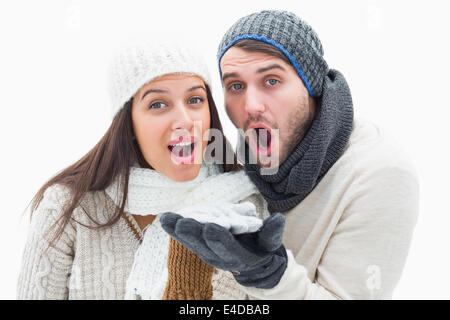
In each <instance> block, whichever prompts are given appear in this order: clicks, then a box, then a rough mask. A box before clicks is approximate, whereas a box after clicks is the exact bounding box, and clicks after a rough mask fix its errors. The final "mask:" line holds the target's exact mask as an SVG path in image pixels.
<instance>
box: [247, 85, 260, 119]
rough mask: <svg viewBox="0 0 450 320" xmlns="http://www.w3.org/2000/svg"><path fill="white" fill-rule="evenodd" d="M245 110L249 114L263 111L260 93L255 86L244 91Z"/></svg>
mask: <svg viewBox="0 0 450 320" xmlns="http://www.w3.org/2000/svg"><path fill="white" fill-rule="evenodd" d="M244 99H245V111H246V112H247V113H248V114H250V115H254V114H259V113H263V112H264V111H265V106H264V103H263V101H262V97H261V94H258V91H257V90H256V89H255V88H252V87H248V88H247V90H246V92H245V97H244Z"/></svg>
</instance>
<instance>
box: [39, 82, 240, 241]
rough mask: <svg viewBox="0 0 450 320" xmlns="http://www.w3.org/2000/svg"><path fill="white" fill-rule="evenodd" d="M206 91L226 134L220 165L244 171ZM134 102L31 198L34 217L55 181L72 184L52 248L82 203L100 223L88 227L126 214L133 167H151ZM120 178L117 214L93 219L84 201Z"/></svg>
mask: <svg viewBox="0 0 450 320" xmlns="http://www.w3.org/2000/svg"><path fill="white" fill-rule="evenodd" d="M206 92H207V100H208V103H209V111H210V128H211V129H213V128H214V129H217V130H219V131H220V132H221V133H222V136H223V137H224V139H223V148H224V149H223V150H224V152H223V161H222V163H221V164H220V165H222V168H223V172H229V171H238V170H241V169H242V166H241V165H240V164H239V163H238V162H237V157H236V155H235V154H234V151H233V150H232V147H231V144H230V143H229V142H228V141H227V139H226V138H225V136H224V134H223V129H222V124H221V122H220V119H219V114H218V112H217V108H216V105H215V103H214V99H213V97H212V94H211V90H210V88H209V87H208V86H207V85H206ZM132 103H133V98H131V99H130V100H129V101H127V102H126V103H125V104H124V106H123V108H122V109H121V110H120V111H119V112H118V113H117V114H116V115H115V117H114V119H113V121H112V123H111V125H110V127H109V128H108V130H107V131H106V133H105V135H104V136H103V137H102V138H101V139H100V141H99V142H98V143H97V144H96V145H95V146H94V147H93V148H92V149H91V150H90V151H89V152H88V153H87V154H86V155H84V156H83V157H82V158H81V159H80V160H78V161H77V162H75V163H74V164H72V165H70V166H69V167H67V168H65V169H64V170H62V171H61V172H59V173H57V174H56V175H55V176H54V177H52V178H51V179H50V180H48V181H47V182H46V183H45V184H44V185H43V186H42V187H41V188H40V189H39V191H38V192H37V193H36V195H35V196H34V197H33V199H32V200H31V216H32V214H33V212H34V211H36V209H37V208H38V206H39V204H40V202H41V201H42V199H43V197H44V193H45V191H46V190H47V188H49V187H50V186H52V185H55V184H60V185H63V186H65V187H68V188H69V190H70V199H69V200H67V202H66V203H65V205H64V207H63V209H62V213H61V215H60V217H59V218H58V219H57V220H56V222H55V223H54V224H53V225H52V226H51V228H50V229H49V231H50V230H52V229H53V228H56V227H57V226H58V229H57V230H56V233H55V236H54V237H53V239H52V240H51V241H50V242H49V246H48V247H50V246H54V245H55V243H56V241H57V240H58V239H59V238H60V236H61V234H62V233H63V231H64V228H65V227H66V225H67V224H68V223H69V221H70V220H71V219H72V220H74V221H76V220H75V219H74V218H73V217H72V212H73V210H74V209H75V208H77V207H78V206H80V207H81V209H83V211H84V212H85V214H86V215H87V216H88V218H89V219H90V220H92V221H93V222H94V223H95V224H96V226H94V227H92V226H87V225H84V224H82V223H81V222H79V221H76V222H77V223H79V224H81V225H83V226H85V227H87V228H103V227H108V226H112V225H113V224H115V223H116V222H117V221H118V220H119V219H120V217H121V216H122V215H123V213H124V207H125V203H126V199H127V193H128V181H129V176H130V169H131V166H132V165H133V164H135V163H136V162H137V163H139V165H140V166H141V167H143V168H150V169H151V167H150V165H149V164H148V163H147V161H146V160H145V159H144V156H143V155H142V152H141V150H140V148H139V146H138V144H137V141H136V139H134V131H133V123H132V118H131V108H132ZM211 142H212V141H209V142H208V143H211ZM229 152H232V153H233V155H234V162H233V163H232V164H229V163H226V161H225V160H226V159H225V157H226V154H227V153H229ZM116 177H119V180H120V183H121V184H122V185H123V186H124V192H123V197H122V199H121V205H120V206H119V207H118V208H116V212H115V214H114V215H113V216H112V217H111V219H110V220H109V221H107V222H106V223H104V224H101V223H99V222H98V221H95V219H93V218H92V217H91V216H90V215H89V213H88V212H87V211H86V210H85V209H84V208H83V207H82V205H81V200H82V198H83V196H84V195H85V194H86V193H87V192H89V191H101V190H105V189H106V188H107V187H108V186H109V185H110V184H111V183H112V182H113V181H114V179H115V178H116ZM31 216H30V219H31ZM47 249H48V248H47Z"/></svg>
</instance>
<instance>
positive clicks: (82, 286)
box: [17, 185, 264, 299]
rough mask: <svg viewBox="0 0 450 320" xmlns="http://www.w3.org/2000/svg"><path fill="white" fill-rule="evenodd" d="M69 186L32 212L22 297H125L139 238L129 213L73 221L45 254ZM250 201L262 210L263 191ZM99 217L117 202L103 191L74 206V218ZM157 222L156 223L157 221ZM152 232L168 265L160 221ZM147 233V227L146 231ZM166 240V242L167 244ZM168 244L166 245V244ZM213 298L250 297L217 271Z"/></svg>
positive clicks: (46, 197)
mask: <svg viewBox="0 0 450 320" xmlns="http://www.w3.org/2000/svg"><path fill="white" fill-rule="evenodd" d="M68 195H69V191H68V189H67V188H65V187H63V186H61V185H54V186H52V187H50V188H49V189H47V191H46V192H45V194H44V198H43V200H42V202H41V203H40V205H39V207H38V209H37V210H36V212H35V213H34V214H33V218H32V222H31V225H30V228H29V233H28V239H27V242H26V245H25V249H24V252H23V260H22V267H21V268H22V269H21V272H20V275H19V279H18V286H17V297H18V298H19V299H124V297H125V291H126V283H127V279H128V277H129V275H130V271H131V268H132V265H133V261H134V257H135V252H136V251H137V249H138V247H139V240H138V239H137V237H136V236H135V233H134V232H133V230H132V229H131V228H130V226H129V225H128V224H127V222H126V220H125V219H124V218H121V219H120V220H119V221H118V223H116V224H115V225H113V226H112V227H108V228H103V229H101V230H98V229H97V230H91V229H88V228H86V227H84V226H82V225H80V224H78V223H76V222H74V221H70V222H69V224H68V225H67V227H66V228H65V230H64V233H63V235H62V237H61V238H60V240H59V241H58V242H57V244H56V247H55V248H50V249H49V250H48V253H47V254H45V255H43V256H42V257H41V254H42V252H43V250H44V249H45V248H46V247H47V243H48V241H47V240H46V239H49V238H50V237H51V235H52V234H51V233H50V235H49V236H47V237H44V233H45V231H46V230H48V228H49V227H50V226H51V225H52V224H53V223H54V222H55V219H56V218H57V217H59V214H60V212H61V207H62V205H63V203H64V199H67V197H68ZM243 201H251V202H252V203H254V204H255V206H256V207H257V210H258V212H261V211H262V210H263V207H264V202H263V199H262V198H261V197H260V196H257V195H252V196H250V197H248V198H246V199H244V200H243ZM82 207H83V208H84V209H85V210H86V211H88V213H89V215H91V216H92V217H93V218H94V219H97V220H98V221H100V222H102V223H105V222H106V221H107V220H108V219H109V217H111V215H112V214H113V210H114V208H115V204H114V202H113V200H112V199H111V198H110V197H109V196H108V195H107V194H106V193H105V192H104V191H96V192H89V193H88V194H86V196H85V197H84V199H83V201H82V204H81V206H79V207H77V208H76V209H75V210H74V213H73V218H74V219H75V220H77V221H80V222H82V223H83V224H85V225H91V226H92V225H93V223H92V222H91V221H90V220H89V218H88V217H87V216H86V215H85V214H84V213H83V212H82V209H81V208H82ZM126 216H127V218H128V221H130V222H131V223H132V225H133V227H134V229H135V230H137V231H138V233H139V235H140V237H142V236H143V234H142V230H140V228H139V226H138V225H137V223H136V221H135V220H134V218H133V216H132V215H131V214H126ZM155 221H156V223H155ZM155 221H154V223H155V225H152V226H151V227H149V229H148V231H154V234H153V235H151V237H152V239H153V240H155V241H160V244H161V245H160V246H159V247H160V249H161V250H159V251H157V252H159V254H157V255H156V256H155V259H156V260H158V261H160V262H161V263H162V264H165V262H166V258H167V250H168V242H167V241H166V240H167V239H166V237H165V234H164V233H162V232H163V231H162V229H161V227H160V225H158V223H159V220H158V219H155ZM146 232H147V231H146ZM166 242H167V243H166ZM165 244H167V246H165ZM212 285H213V299H246V295H245V293H243V292H242V291H241V290H240V289H239V286H238V284H237V282H236V281H235V280H234V278H233V276H232V275H231V273H229V272H225V271H222V270H215V272H214V274H213V279H212Z"/></svg>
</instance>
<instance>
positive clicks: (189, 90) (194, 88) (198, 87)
mask: <svg viewBox="0 0 450 320" xmlns="http://www.w3.org/2000/svg"><path fill="white" fill-rule="evenodd" d="M197 89H203V90H204V91H205V92H206V89H205V88H204V87H203V86H201V85H198V86H194V87H192V88H190V89H187V91H188V92H191V91H194V90H197Z"/></svg>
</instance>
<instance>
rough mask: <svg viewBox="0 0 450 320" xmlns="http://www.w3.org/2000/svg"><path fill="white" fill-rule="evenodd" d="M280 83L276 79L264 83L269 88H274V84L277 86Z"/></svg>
mask: <svg viewBox="0 0 450 320" xmlns="http://www.w3.org/2000/svg"><path fill="white" fill-rule="evenodd" d="M279 82H280V81H278V80H277V79H269V80H267V81H266V83H267V84H268V85H270V86H274V85H276V84H278V83H279Z"/></svg>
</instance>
